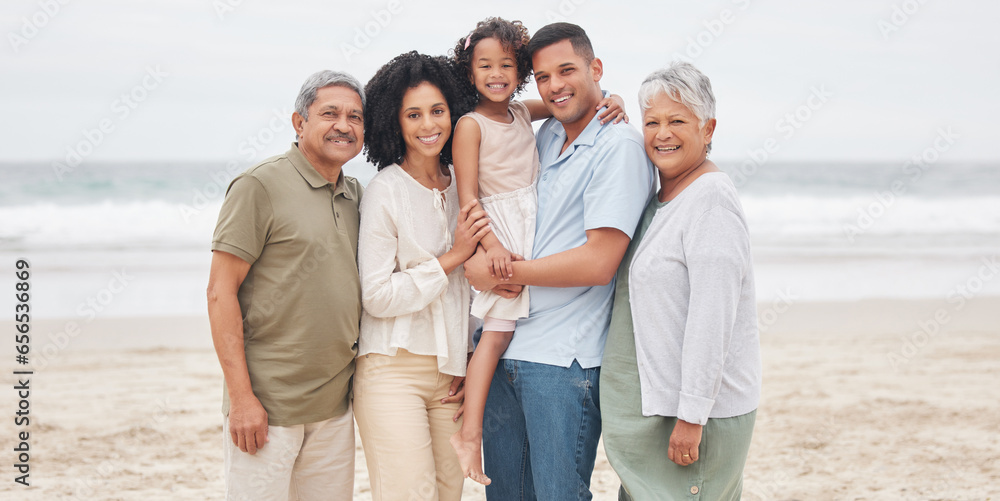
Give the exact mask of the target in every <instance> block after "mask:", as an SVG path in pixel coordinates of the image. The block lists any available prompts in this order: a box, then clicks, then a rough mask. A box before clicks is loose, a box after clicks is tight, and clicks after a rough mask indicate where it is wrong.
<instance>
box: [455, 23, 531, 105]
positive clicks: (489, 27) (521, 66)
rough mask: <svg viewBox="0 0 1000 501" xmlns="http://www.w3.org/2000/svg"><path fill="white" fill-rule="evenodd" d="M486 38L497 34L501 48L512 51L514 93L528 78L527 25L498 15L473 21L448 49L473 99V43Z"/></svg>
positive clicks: (476, 95) (519, 89)
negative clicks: (468, 29)
mask: <svg viewBox="0 0 1000 501" xmlns="http://www.w3.org/2000/svg"><path fill="white" fill-rule="evenodd" d="M485 38H496V39H497V40H499V41H500V45H501V46H502V47H503V48H504V50H509V51H511V52H512V53H513V54H514V59H515V60H516V61H517V78H518V83H517V87H515V88H514V94H517V93H519V92H521V91H522V90H524V86H525V85H526V84H527V83H528V80H529V79H530V78H531V56H530V55H528V42H529V41H530V40H531V37H530V36H528V28H525V27H524V25H523V24H521V21H507V20H506V19H501V18H499V17H490V18H486V19H484V20H482V21H479V23H478V24H476V29H474V30H472V32H471V33H469V35H468V36H467V37H463V38H461V39H459V40H458V43H456V44H455V48H454V49H452V50H451V56H452V58H453V59H454V60H455V66H456V67H457V68H458V72H459V74H461V75H463V76H465V79H464V80H463V81H464V82H465V83H466V84H467V85H468V86H469V87H471V88H472V92H473V95H474V96H475V99H476V101H477V102H478V100H479V92H477V91H476V89H475V87H474V86H473V85H472V82H471V79H470V78H469V77H470V76H471V75H472V53H473V52H474V51H475V50H476V44H478V43H479V41H480V40H483V39H485Z"/></svg>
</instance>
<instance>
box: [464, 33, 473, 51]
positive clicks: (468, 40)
mask: <svg viewBox="0 0 1000 501" xmlns="http://www.w3.org/2000/svg"><path fill="white" fill-rule="evenodd" d="M471 41H472V33H469V36H467V37H465V50H469V42H471Z"/></svg>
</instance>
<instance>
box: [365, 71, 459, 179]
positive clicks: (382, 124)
mask: <svg viewBox="0 0 1000 501" xmlns="http://www.w3.org/2000/svg"><path fill="white" fill-rule="evenodd" d="M423 82H428V83H430V84H431V85H434V86H435V87H437V88H438V89H439V90H440V91H441V94H444V98H445V100H446V101H447V102H448V111H449V112H450V113H451V129H452V132H453V133H454V130H455V123H456V122H458V119H459V118H461V117H462V115H464V114H466V113H468V112H469V111H471V110H472V108H473V107H474V106H475V104H474V103H475V101H474V97H473V96H472V95H470V94H469V92H468V90H467V88H466V86H464V85H462V79H460V78H459V77H458V72H457V71H456V70H455V67H454V64H453V63H452V62H451V61H450V60H449V59H448V58H446V57H444V56H428V55H425V54H419V53H417V52H416V51H410V52H407V53H405V54H400V55H398V56H396V57H395V58H393V59H392V61H389V62H388V63H386V64H385V65H384V66H382V67H381V68H379V70H378V72H377V73H375V76H373V77H372V79H371V80H369V81H368V83H367V84H366V85H365V97H366V98H367V100H368V108H367V109H365V156H366V157H367V158H368V161H369V162H371V163H372V164H374V165H375V167H377V168H378V170H382V169H383V168H385V167H388V166H390V165H392V164H398V163H400V162H402V161H403V156H404V155H405V154H406V143H404V142H403V135H402V131H401V129H400V126H399V109H400V107H401V106H402V105H403V94H406V91H407V90H408V89H412V88H413V87H416V86H418V85H420V84H421V83H423ZM452 135H454V134H452ZM451 139H452V138H451V136H449V137H448V141H447V142H445V144H444V148H443V149H442V150H441V165H442V166H447V165H450V164H451V163H452V161H451Z"/></svg>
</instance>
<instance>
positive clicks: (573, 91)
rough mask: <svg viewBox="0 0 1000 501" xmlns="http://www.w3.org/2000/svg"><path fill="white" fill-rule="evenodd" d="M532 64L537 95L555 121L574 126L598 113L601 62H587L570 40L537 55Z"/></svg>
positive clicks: (545, 49) (549, 47) (544, 49)
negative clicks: (574, 48)
mask: <svg viewBox="0 0 1000 501" xmlns="http://www.w3.org/2000/svg"><path fill="white" fill-rule="evenodd" d="M531 64H532V66H533V69H534V72H535V83H536V84H537V85H538V93H539V94H540V95H541V96H542V101H543V102H545V107H546V108H548V110H549V111H550V112H551V113H552V116H554V117H555V118H556V120H559V121H560V122H562V123H563V124H571V123H574V122H577V121H579V120H584V119H586V120H589V119H590V118H591V117H592V116H593V114H594V113H596V111H597V110H596V107H597V103H598V102H599V101H600V100H601V89H600V87H599V86H598V85H597V82H599V81H600V80H601V73H602V66H601V61H600V60H599V59H597V58H594V59H593V60H592V61H590V62H589V63H588V62H587V60H586V59H584V58H583V57H582V56H580V55H578V54H577V53H576V51H575V50H573V44H572V43H570V41H569V40H562V41H559V42H557V43H554V44H552V45H549V46H548V47H545V48H543V49H541V50H539V51H537V52H535V55H534V56H533V57H532V58H531Z"/></svg>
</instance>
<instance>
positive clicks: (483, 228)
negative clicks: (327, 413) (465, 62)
mask: <svg viewBox="0 0 1000 501" xmlns="http://www.w3.org/2000/svg"><path fill="white" fill-rule="evenodd" d="M465 92H466V89H464V88H463V86H462V82H461V81H460V80H458V78H457V77H456V74H455V71H454V68H453V67H452V64H451V62H450V61H449V60H447V59H446V58H443V57H431V56H426V55H422V54H418V53H416V52H409V53H406V54H402V55H400V56H398V57H396V58H394V59H393V60H392V61H390V62H389V63H387V64H386V65H385V66H383V67H382V68H381V69H380V70H379V71H378V73H376V74H375V76H374V77H372V79H371V80H370V81H369V82H368V85H367V86H366V87H365V94H367V96H368V97H369V99H370V101H369V105H368V107H367V108H366V109H365V110H364V111H365V112H364V121H365V150H366V152H367V156H368V160H369V161H371V162H372V163H373V164H375V165H376V167H378V170H379V172H378V174H376V175H375V177H374V178H372V180H371V182H369V183H368V187H367V188H366V189H365V193H364V196H363V197H362V199H361V232H360V238H359V242H358V250H359V251H358V267H359V271H360V274H361V298H362V305H363V306H364V311H363V312H362V314H361V336H360V339H359V340H358V358H357V366H356V370H355V374H354V410H355V417H356V419H357V422H358V431H359V433H360V435H361V441H362V444H363V446H364V449H365V457H366V459H367V461H368V471H369V477H370V482H371V488H372V499H373V500H375V501H379V500H383V499H410V497H411V496H417V497H419V498H421V499H437V500H440V501H458V500H459V499H460V498H461V497H462V483H463V480H464V476H463V472H462V469H461V467H460V465H459V462H458V458H457V456H456V455H455V452H454V451H453V450H452V448H451V446H450V445H449V442H448V440H449V438H450V437H451V436H452V435H453V434H454V433H456V432H457V430H458V423H456V416H457V414H458V413H459V411H460V408H459V405H460V403H459V402H460V401H461V399H462V391H460V386H461V384H462V381H463V376H464V375H465V369H466V363H467V362H468V353H469V349H470V346H469V312H468V304H469V283H468V282H467V281H466V280H465V276H464V273H463V269H462V263H464V262H465V261H466V260H467V259H468V258H469V257H470V256H471V255H472V253H473V252H475V250H476V245H477V243H478V242H479V240H480V239H481V238H482V236H483V235H484V234H486V233H489V231H490V230H489V226H488V225H487V223H488V221H487V220H486V219H485V217H484V216H485V213H483V211H482V210H480V209H479V208H477V207H476V205H477V204H476V202H475V201H471V202H468V203H466V204H465V205H464V206H462V207H461V209H459V203H458V192H457V189H456V183H455V181H454V175H453V174H452V170H451V169H450V168H449V164H450V163H451V148H450V146H451V144H450V141H451V136H452V128H453V127H454V120H453V119H452V112H453V111H452V110H454V113H456V114H458V113H462V112H463V111H464V110H467V109H470V107H469V106H466V105H465V104H464V102H463V101H464V99H463V98H462V96H463V95H464V93H465ZM463 108H464V110H463Z"/></svg>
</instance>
